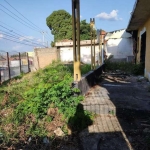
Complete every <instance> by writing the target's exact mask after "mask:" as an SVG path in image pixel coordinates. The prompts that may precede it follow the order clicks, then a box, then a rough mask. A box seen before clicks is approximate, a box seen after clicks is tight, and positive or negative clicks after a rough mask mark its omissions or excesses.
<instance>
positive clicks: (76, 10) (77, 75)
mask: <svg viewBox="0 0 150 150" xmlns="http://www.w3.org/2000/svg"><path fill="white" fill-rule="evenodd" d="M72 24H73V58H74V81H75V82H77V81H80V80H81V69H80V66H81V62H80V0H72Z"/></svg>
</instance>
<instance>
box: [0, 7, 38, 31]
mask: <svg viewBox="0 0 150 150" xmlns="http://www.w3.org/2000/svg"><path fill="white" fill-rule="evenodd" d="M0 10H1V11H3V12H4V13H5V14H7V15H8V16H10V17H12V18H13V19H15V20H16V21H18V22H20V23H21V24H23V25H25V26H26V27H28V28H30V29H32V30H35V29H34V28H32V27H30V26H28V25H26V24H24V23H23V22H21V21H20V20H18V19H16V18H15V17H13V16H11V15H10V14H8V13H7V12H5V11H4V10H3V9H1V8H0ZM35 31H37V30H35ZM38 32H39V31H38Z"/></svg>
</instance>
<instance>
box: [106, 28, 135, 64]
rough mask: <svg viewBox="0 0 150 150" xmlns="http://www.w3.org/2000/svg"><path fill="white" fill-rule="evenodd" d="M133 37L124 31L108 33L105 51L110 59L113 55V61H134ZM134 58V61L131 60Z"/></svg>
mask: <svg viewBox="0 0 150 150" xmlns="http://www.w3.org/2000/svg"><path fill="white" fill-rule="evenodd" d="M131 37H132V35H131V34H130V33H127V32H126V31H125V30H124V29H123V30H117V31H113V32H109V33H107V35H106V36H105V50H106V55H107V57H109V56H110V55H113V60H116V61H117V60H125V61H132V59H133V58H134V55H133V39H132V38H131ZM131 58H132V59H131Z"/></svg>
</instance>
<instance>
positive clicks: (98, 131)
mask: <svg viewBox="0 0 150 150" xmlns="http://www.w3.org/2000/svg"><path fill="white" fill-rule="evenodd" d="M130 79H131V77H130V78H128V80H127V78H126V79H122V77H121V78H120V77H119V78H114V76H113V77H112V76H107V77H105V79H104V80H103V82H102V83H100V85H97V86H95V87H93V88H91V89H90V91H89V92H88V93H87V95H86V98H85V100H84V101H83V102H82V105H83V107H84V110H88V111H91V112H93V113H95V114H96V118H95V120H94V123H93V125H91V126H89V127H88V129H86V130H84V131H83V132H82V133H81V134H80V139H81V141H82V143H83V147H84V149H85V150H132V149H136V147H137V146H136V144H138V143H134V140H133V138H136V135H133V137H130V136H128V138H127V136H126V134H125V132H126V133H128V131H129V132H132V131H133V132H134V131H135V130H136V129H137V128H138V129H141V126H137V122H139V118H136V116H134V117H135V118H136V119H134V117H133V118H132V114H133V113H132V110H136V111H137V110H139V111H144V112H145V111H147V112H150V107H149V106H150V93H148V92H147V91H146V88H145V89H144V86H145V85H147V82H144V83H142V82H140V83H138V82H137V81H136V80H133V79H132V80H131V81H130ZM141 92H142V94H141ZM135 97H138V99H137V98H135ZM140 98H141V99H140ZM141 104H142V105H141ZM125 110H129V111H128V112H127V113H126V112H125V113H124V114H125V115H122V116H121V114H122V113H123V112H124V111H125ZM130 113H132V114H130ZM135 114H138V113H135ZM133 115H134V114H133ZM141 115H142V114H141ZM118 117H119V119H118ZM123 117H124V118H123ZM138 117H139V116H138ZM130 118H131V120H127V119H130ZM122 120H123V121H122ZM137 120H138V121H137ZM132 124H133V126H132ZM142 129H143V128H142ZM133 146H134V148H133ZM143 148H144V147H143ZM137 149H138V148H137Z"/></svg>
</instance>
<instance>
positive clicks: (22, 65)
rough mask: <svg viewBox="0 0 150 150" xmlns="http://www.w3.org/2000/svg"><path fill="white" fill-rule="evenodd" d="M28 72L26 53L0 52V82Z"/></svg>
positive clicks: (28, 64) (28, 65) (28, 63)
mask: <svg viewBox="0 0 150 150" xmlns="http://www.w3.org/2000/svg"><path fill="white" fill-rule="evenodd" d="M29 71H30V62H29V56H28V53H26V52H23V53H20V52H9V53H8V52H3V51H2V52H0V82H1V83H2V82H4V81H6V80H8V79H11V78H13V77H16V76H19V75H20V74H21V73H28V72H29Z"/></svg>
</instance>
